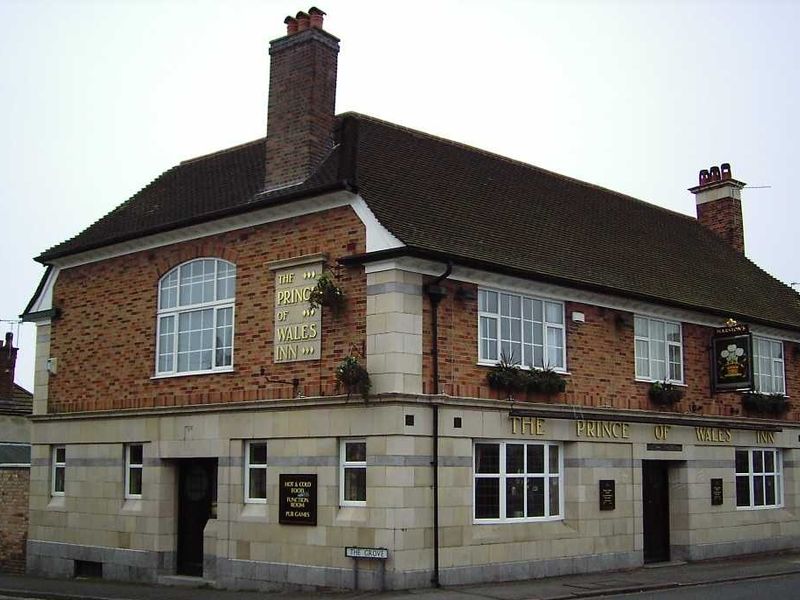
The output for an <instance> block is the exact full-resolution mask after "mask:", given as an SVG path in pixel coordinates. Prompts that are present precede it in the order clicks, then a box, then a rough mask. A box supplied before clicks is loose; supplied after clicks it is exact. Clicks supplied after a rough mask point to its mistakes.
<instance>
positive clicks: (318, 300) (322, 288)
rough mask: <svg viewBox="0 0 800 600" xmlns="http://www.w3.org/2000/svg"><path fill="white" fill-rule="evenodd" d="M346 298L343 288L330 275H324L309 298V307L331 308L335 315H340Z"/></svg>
mask: <svg viewBox="0 0 800 600" xmlns="http://www.w3.org/2000/svg"><path fill="white" fill-rule="evenodd" d="M344 303H345V297H344V292H343V291H342V288H340V287H339V286H338V285H336V282H335V281H334V280H333V277H332V276H331V274H330V273H323V274H322V275H320V277H319V279H317V285H315V286H314V289H312V290H311V294H310V295H309V297H308V306H309V307H311V308H319V307H321V306H324V307H326V308H330V309H331V310H332V311H333V313H334V314H336V315H338V314H339V313H340V312H341V311H342V309H343V308H344Z"/></svg>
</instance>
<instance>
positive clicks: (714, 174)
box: [709, 166, 721, 181]
mask: <svg viewBox="0 0 800 600" xmlns="http://www.w3.org/2000/svg"><path fill="white" fill-rule="evenodd" d="M709 171H710V172H711V181H719V180H720V179H721V178H720V175H719V167H716V166H714V167H711V168H710V169H709Z"/></svg>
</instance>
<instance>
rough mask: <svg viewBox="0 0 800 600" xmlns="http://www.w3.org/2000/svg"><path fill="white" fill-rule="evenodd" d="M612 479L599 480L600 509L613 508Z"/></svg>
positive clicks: (614, 502) (614, 500) (614, 498)
mask: <svg viewBox="0 0 800 600" xmlns="http://www.w3.org/2000/svg"><path fill="white" fill-rule="evenodd" d="M614 483H615V482H614V480H613V479H601V480H600V510H614V508H615V504H616V493H615V491H614Z"/></svg>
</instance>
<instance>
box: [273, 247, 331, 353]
mask: <svg viewBox="0 0 800 600" xmlns="http://www.w3.org/2000/svg"><path fill="white" fill-rule="evenodd" d="M309 260H311V259H310V258H309V259H305V260H304V259H302V258H298V259H295V260H288V261H277V262H275V263H272V265H271V266H270V269H272V270H273V271H274V274H275V320H274V330H273V335H274V342H273V360H274V362H276V363H287V362H297V361H302V360H319V358H320V351H321V348H322V341H321V340H322V309H321V308H319V307H317V308H311V307H310V306H309V304H308V299H309V296H310V295H311V291H312V290H313V289H314V287H315V286H316V285H317V281H318V280H319V277H320V275H322V267H323V263H322V262H321V261H320V260H319V259H318V258H314V260H313V261H311V262H308V261H309Z"/></svg>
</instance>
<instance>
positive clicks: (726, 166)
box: [719, 163, 733, 180]
mask: <svg viewBox="0 0 800 600" xmlns="http://www.w3.org/2000/svg"><path fill="white" fill-rule="evenodd" d="M719 168H720V169H722V179H723V180H725V179H731V178H733V173H732V172H731V165H730V163H722V164H721V165H720V166H719Z"/></svg>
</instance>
